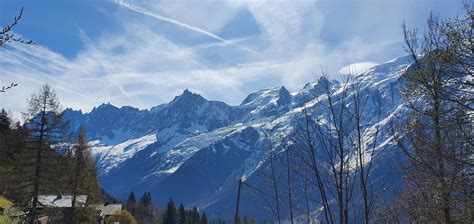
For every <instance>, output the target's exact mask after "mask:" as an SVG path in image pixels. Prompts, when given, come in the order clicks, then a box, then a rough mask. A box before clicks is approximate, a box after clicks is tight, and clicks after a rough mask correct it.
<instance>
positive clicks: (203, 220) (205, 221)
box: [201, 212, 207, 224]
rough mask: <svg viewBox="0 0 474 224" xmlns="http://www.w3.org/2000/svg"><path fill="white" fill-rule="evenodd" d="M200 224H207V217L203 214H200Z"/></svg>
mask: <svg viewBox="0 0 474 224" xmlns="http://www.w3.org/2000/svg"><path fill="white" fill-rule="evenodd" d="M201 224H207V216H206V213H205V212H203V213H202V216H201Z"/></svg>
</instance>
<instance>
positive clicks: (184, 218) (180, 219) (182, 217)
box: [178, 203, 188, 224]
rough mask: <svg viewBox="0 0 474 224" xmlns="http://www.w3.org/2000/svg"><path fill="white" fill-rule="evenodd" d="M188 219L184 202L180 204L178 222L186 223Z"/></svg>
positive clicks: (179, 223) (180, 223)
mask: <svg viewBox="0 0 474 224" xmlns="http://www.w3.org/2000/svg"><path fill="white" fill-rule="evenodd" d="M187 219H188V214H187V211H186V208H185V207H184V205H183V203H181V204H179V207H178V224H186V223H187Z"/></svg>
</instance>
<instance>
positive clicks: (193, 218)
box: [189, 206, 201, 224]
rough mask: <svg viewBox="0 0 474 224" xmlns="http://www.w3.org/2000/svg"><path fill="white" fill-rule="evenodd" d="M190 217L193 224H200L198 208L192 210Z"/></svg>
mask: <svg viewBox="0 0 474 224" xmlns="http://www.w3.org/2000/svg"><path fill="white" fill-rule="evenodd" d="M189 217H190V220H191V223H192V224H198V223H199V221H201V217H200V215H199V211H198V209H197V208H196V206H194V207H193V209H192V210H191V212H190V215H189Z"/></svg>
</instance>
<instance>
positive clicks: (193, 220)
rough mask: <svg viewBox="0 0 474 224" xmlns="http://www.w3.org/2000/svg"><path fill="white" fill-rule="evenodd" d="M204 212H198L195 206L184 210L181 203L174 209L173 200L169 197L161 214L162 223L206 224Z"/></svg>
mask: <svg viewBox="0 0 474 224" xmlns="http://www.w3.org/2000/svg"><path fill="white" fill-rule="evenodd" d="M207 223H208V220H207V216H206V214H205V213H203V214H202V215H201V214H200V213H199V211H198V209H197V207H193V208H192V209H189V210H186V208H185V207H184V205H183V203H181V204H179V206H178V208H177V209H176V207H175V204H174V202H173V200H172V199H171V198H170V200H169V202H168V205H167V206H166V211H165V212H164V214H163V224H207Z"/></svg>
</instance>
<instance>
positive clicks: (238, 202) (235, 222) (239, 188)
mask: <svg viewBox="0 0 474 224" xmlns="http://www.w3.org/2000/svg"><path fill="white" fill-rule="evenodd" d="M241 188H242V178H240V179H239V187H238V189H237V205H236V206H235V218H234V224H239V223H240V220H239V208H240V190H241Z"/></svg>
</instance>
